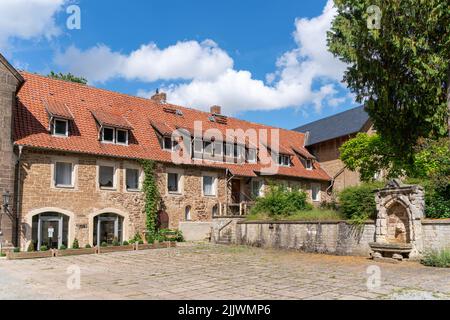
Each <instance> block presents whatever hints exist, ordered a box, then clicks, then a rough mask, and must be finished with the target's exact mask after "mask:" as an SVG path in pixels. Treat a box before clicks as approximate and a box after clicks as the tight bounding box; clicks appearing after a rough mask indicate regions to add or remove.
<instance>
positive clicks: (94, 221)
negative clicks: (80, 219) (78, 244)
mask: <svg viewBox="0 0 450 320" xmlns="http://www.w3.org/2000/svg"><path fill="white" fill-rule="evenodd" d="M129 223H130V219H129V215H128V214H127V213H126V212H123V211H121V210H117V209H113V208H106V209H102V210H98V211H95V212H93V213H91V214H90V215H89V243H90V244H91V245H92V246H96V245H99V246H100V245H101V244H102V243H103V242H106V243H107V244H112V243H113V242H114V241H118V242H120V243H122V242H123V241H128V239H129V231H128V229H129Z"/></svg>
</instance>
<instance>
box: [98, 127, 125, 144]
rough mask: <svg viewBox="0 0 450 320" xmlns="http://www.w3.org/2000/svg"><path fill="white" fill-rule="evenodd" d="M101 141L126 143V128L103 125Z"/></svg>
mask: <svg viewBox="0 0 450 320" xmlns="http://www.w3.org/2000/svg"><path fill="white" fill-rule="evenodd" d="M102 142H104V143H115V144H122V145H128V130H122V129H116V128H111V127H104V128H102Z"/></svg>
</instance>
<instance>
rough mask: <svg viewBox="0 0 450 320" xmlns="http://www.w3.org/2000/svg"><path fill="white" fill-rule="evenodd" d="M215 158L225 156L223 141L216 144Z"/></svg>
mask: <svg viewBox="0 0 450 320" xmlns="http://www.w3.org/2000/svg"><path fill="white" fill-rule="evenodd" d="M213 152H214V156H216V157H220V156H222V154H223V143H222V141H217V142H214V151H213Z"/></svg>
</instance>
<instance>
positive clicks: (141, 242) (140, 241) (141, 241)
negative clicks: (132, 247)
mask: <svg viewBox="0 0 450 320" xmlns="http://www.w3.org/2000/svg"><path fill="white" fill-rule="evenodd" d="M152 243H153V242H152ZM138 244H144V240H139V241H138Z"/></svg>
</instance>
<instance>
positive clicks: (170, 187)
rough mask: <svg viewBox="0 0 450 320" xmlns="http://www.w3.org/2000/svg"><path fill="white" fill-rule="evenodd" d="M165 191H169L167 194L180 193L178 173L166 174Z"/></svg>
mask: <svg viewBox="0 0 450 320" xmlns="http://www.w3.org/2000/svg"><path fill="white" fill-rule="evenodd" d="M167 191H169V193H181V192H180V175H179V174H178V173H168V174H167Z"/></svg>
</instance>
